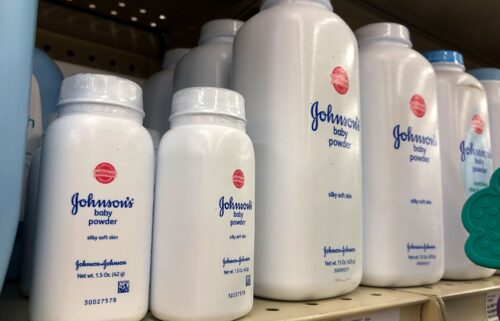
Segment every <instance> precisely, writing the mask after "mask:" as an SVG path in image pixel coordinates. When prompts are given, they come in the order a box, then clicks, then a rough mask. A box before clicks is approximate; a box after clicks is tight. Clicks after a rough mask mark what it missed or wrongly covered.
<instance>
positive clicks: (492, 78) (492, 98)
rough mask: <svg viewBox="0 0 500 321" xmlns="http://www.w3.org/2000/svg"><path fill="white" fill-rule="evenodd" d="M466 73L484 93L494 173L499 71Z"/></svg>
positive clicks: (499, 146) (499, 157)
mask: <svg viewBox="0 0 500 321" xmlns="http://www.w3.org/2000/svg"><path fill="white" fill-rule="evenodd" d="M467 72H468V73H469V74H471V75H472V76H474V77H476V78H477V79H478V80H479V81H480V82H481V85H483V88H484V89H485V91H486V97H487V99H488V114H489V116H490V126H489V129H490V135H491V148H492V155H493V171H494V170H495V169H497V168H499V167H500V69H498V68H478V69H472V70H469V71H467Z"/></svg>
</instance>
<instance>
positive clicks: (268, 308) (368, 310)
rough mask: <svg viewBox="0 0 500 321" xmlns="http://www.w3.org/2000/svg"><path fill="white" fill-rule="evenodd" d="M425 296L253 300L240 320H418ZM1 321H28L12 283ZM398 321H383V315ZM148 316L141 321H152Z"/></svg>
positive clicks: (387, 293)
mask: <svg viewBox="0 0 500 321" xmlns="http://www.w3.org/2000/svg"><path fill="white" fill-rule="evenodd" d="M428 301H429V299H428V298H427V297H426V296H423V295H420V294H415V293H410V292H400V291H395V290H392V289H378V288H367V287H360V288H358V289H357V290H356V291H354V292H352V293H350V294H347V295H344V296H342V297H339V298H334V299H328V300H315V301H307V302H281V301H273V300H264V299H257V298H256V299H255V301H254V308H253V310H252V311H251V312H250V314H248V315H247V316H245V317H243V318H241V319H239V320H240V321H257V320H258V321H263V320H266V321H273V320H287V321H299V320H304V321H305V320H307V321H312V320H331V321H341V320H342V321H354V320H356V321H358V320H363V319H359V318H360V317H361V316H364V317H371V319H370V320H372V321H398V320H399V321H419V320H420V311H421V309H422V308H423V306H424V304H425V303H427V302H428ZM0 311H2V321H28V300H27V299H26V298H24V297H22V296H20V295H19V294H18V291H17V285H16V284H15V283H7V284H5V286H4V290H3V293H2V295H1V296H0ZM387 315H391V316H393V317H397V316H399V318H394V319H387V318H386V316H387ZM156 320H157V319H156V318H154V317H153V316H151V315H148V316H147V317H146V318H144V319H143V321H156Z"/></svg>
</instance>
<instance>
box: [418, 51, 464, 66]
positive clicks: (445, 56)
mask: <svg viewBox="0 0 500 321" xmlns="http://www.w3.org/2000/svg"><path fill="white" fill-rule="evenodd" d="M422 55H424V57H425V58H426V59H427V60H429V62H430V63H441V62H444V63H450V64H456V65H460V66H463V65H464V57H463V56H462V54H461V53H459V52H458V51H454V50H433V51H426V52H424V53H422Z"/></svg>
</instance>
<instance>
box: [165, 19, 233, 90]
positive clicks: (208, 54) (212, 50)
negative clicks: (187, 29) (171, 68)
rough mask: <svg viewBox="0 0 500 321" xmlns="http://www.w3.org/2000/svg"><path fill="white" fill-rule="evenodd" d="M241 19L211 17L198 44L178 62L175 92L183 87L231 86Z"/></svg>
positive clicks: (204, 26)
mask: <svg viewBox="0 0 500 321" xmlns="http://www.w3.org/2000/svg"><path fill="white" fill-rule="evenodd" d="M241 25H243V22H242V21H239V20H231V19H219V20H212V21H209V22H207V23H205V24H204V25H203V27H202V28H201V35H200V40H199V42H198V47H195V48H193V49H191V50H190V51H189V52H188V53H187V54H186V55H185V56H184V57H182V59H181V60H180V61H179V63H178V64H177V67H176V69H175V74H174V93H175V92H176V91H177V90H179V89H183V88H188V87H197V86H209V87H221V88H229V87H230V76H231V63H232V57H233V40H234V36H235V35H236V32H237V31H238V29H239V28H240V27H241Z"/></svg>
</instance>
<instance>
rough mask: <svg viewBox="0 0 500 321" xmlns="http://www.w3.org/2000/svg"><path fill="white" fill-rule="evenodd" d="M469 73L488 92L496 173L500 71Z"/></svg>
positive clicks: (499, 148) (499, 144) (499, 158)
mask: <svg viewBox="0 0 500 321" xmlns="http://www.w3.org/2000/svg"><path fill="white" fill-rule="evenodd" d="M467 72H468V73H469V74H471V75H472V76H474V77H476V79H478V80H479V81H480V82H481V84H482V85H483V88H484V89H485V91H486V97H487V99H488V115H489V117H490V126H489V127H490V136H491V149H492V156H493V170H492V172H494V171H495V170H496V169H497V168H500V69H498V68H477V69H472V70H468V71H467ZM495 274H500V270H497V271H496V273H495Z"/></svg>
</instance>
